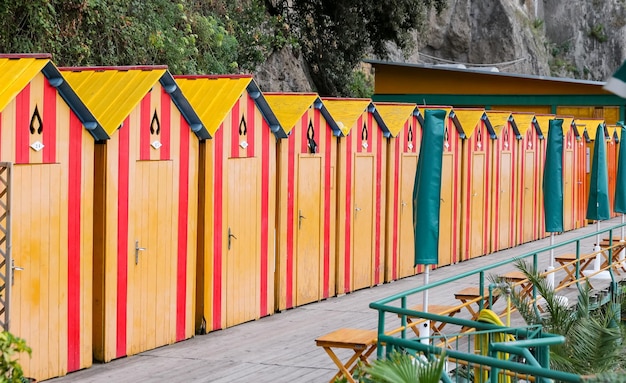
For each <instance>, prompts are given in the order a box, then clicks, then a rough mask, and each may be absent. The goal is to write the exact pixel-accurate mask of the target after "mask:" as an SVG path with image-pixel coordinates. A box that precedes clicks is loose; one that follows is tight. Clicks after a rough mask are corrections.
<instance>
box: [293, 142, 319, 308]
mask: <svg viewBox="0 0 626 383" xmlns="http://www.w3.org/2000/svg"><path fill="white" fill-rule="evenodd" d="M322 176H323V173H322V157H321V156H310V155H308V154H304V155H302V156H301V157H299V159H298V190H297V193H298V195H297V197H296V200H297V209H296V213H297V216H296V217H295V218H296V220H297V223H296V232H297V237H296V238H297V247H296V249H297V250H296V251H297V252H296V260H295V261H296V278H297V279H296V280H297V295H296V305H297V306H300V305H303V304H306V303H310V302H314V301H317V300H320V299H322V294H323V288H324V286H323V267H324V265H323V257H322V256H321V254H322V228H323V224H322V213H323V211H324V206H323V205H322V192H323V188H322Z"/></svg>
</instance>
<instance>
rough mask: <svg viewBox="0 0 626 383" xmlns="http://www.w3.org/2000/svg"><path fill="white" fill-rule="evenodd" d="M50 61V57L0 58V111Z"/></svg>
mask: <svg viewBox="0 0 626 383" xmlns="http://www.w3.org/2000/svg"><path fill="white" fill-rule="evenodd" d="M49 62H50V58H43V57H24V58H5V57H2V58H0V84H2V87H0V111H2V110H4V108H6V107H7V105H8V104H9V103H10V102H11V101H12V100H13V99H14V98H15V97H16V96H17V95H18V93H20V92H21V91H22V89H24V87H25V86H26V85H27V84H28V83H29V82H30V81H31V80H32V79H33V78H34V77H35V76H36V75H37V74H38V73H39V72H41V71H42V70H43V68H44V67H45V66H46V65H47V64H48V63H49Z"/></svg>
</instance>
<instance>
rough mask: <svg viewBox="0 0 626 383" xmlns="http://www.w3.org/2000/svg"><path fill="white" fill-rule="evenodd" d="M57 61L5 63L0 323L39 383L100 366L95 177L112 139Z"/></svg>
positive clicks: (0, 106) (0, 125)
mask: <svg viewBox="0 0 626 383" xmlns="http://www.w3.org/2000/svg"><path fill="white" fill-rule="evenodd" d="M50 58H51V56H49V55H16V54H14V55H0V69H1V71H0V72H1V73H2V86H1V87H0V161H2V162H1V163H0V179H1V182H0V185H2V186H1V187H0V196H1V197H0V198H1V199H2V203H0V217H1V219H0V226H1V228H0V233H1V234H0V274H1V277H2V278H0V324H1V325H2V329H1V330H8V331H10V332H11V333H13V334H14V335H16V336H18V337H20V338H23V339H24V340H25V341H26V344H27V345H28V346H29V347H31V349H32V356H31V357H29V356H27V355H26V354H24V355H22V356H21V357H20V363H21V365H22V368H23V369H24V373H25V375H26V376H28V377H32V378H35V379H37V380H44V379H49V378H52V377H55V376H60V375H64V374H66V373H67V372H70V371H75V370H79V369H82V368H86V367H89V366H91V364H92V356H91V348H92V336H91V326H92V325H91V318H92V313H91V310H92V306H91V298H92V283H91V282H92V259H93V233H92V225H93V218H94V215H93V198H94V192H93V187H94V177H93V172H92V169H93V156H94V143H95V141H96V140H104V139H107V138H108V136H107V134H106V132H105V131H104V130H103V129H102V126H101V125H99V124H98V122H97V121H96V119H95V118H94V116H93V115H92V114H91V112H89V110H87V108H86V107H85V105H84V104H83V103H82V102H81V101H80V100H79V99H78V98H77V97H76V94H75V92H74V90H73V89H72V88H71V87H70V86H69V85H68V83H67V82H66V81H65V80H64V79H63V77H62V76H61V74H60V72H59V70H58V69H57V67H56V66H55V65H54V64H53V62H52V61H51V59H50ZM8 357H9V358H13V357H14V356H13V355H9V356H8Z"/></svg>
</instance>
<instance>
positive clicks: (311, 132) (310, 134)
mask: <svg viewBox="0 0 626 383" xmlns="http://www.w3.org/2000/svg"><path fill="white" fill-rule="evenodd" d="M306 138H307V139H308V140H309V153H317V142H315V128H314V127H313V122H312V121H311V120H309V127H308V129H307V130H306Z"/></svg>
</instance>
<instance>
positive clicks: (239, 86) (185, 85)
mask: <svg viewBox="0 0 626 383" xmlns="http://www.w3.org/2000/svg"><path fill="white" fill-rule="evenodd" d="M175 78H176V83H178V86H180V89H181V90H182V92H183V94H184V95H185V97H186V98H187V99H188V100H189V103H190V104H191V105H192V106H193V108H194V109H195V110H196V112H197V113H198V116H200V120H201V121H202V123H203V124H204V126H205V127H206V128H207V130H208V131H209V133H210V134H211V136H213V135H214V134H215V132H216V131H217V129H218V128H219V127H220V125H221V124H222V122H223V121H224V118H226V116H227V115H228V113H229V112H230V110H231V109H232V108H233V106H234V105H235V103H236V102H237V100H238V99H239V97H241V95H242V93H243V92H244V91H245V90H246V88H247V86H248V84H250V82H251V81H252V77H249V76H232V77H222V76H216V77H209V76H199V77H193V76H189V77H187V76H176V77H175Z"/></svg>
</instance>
